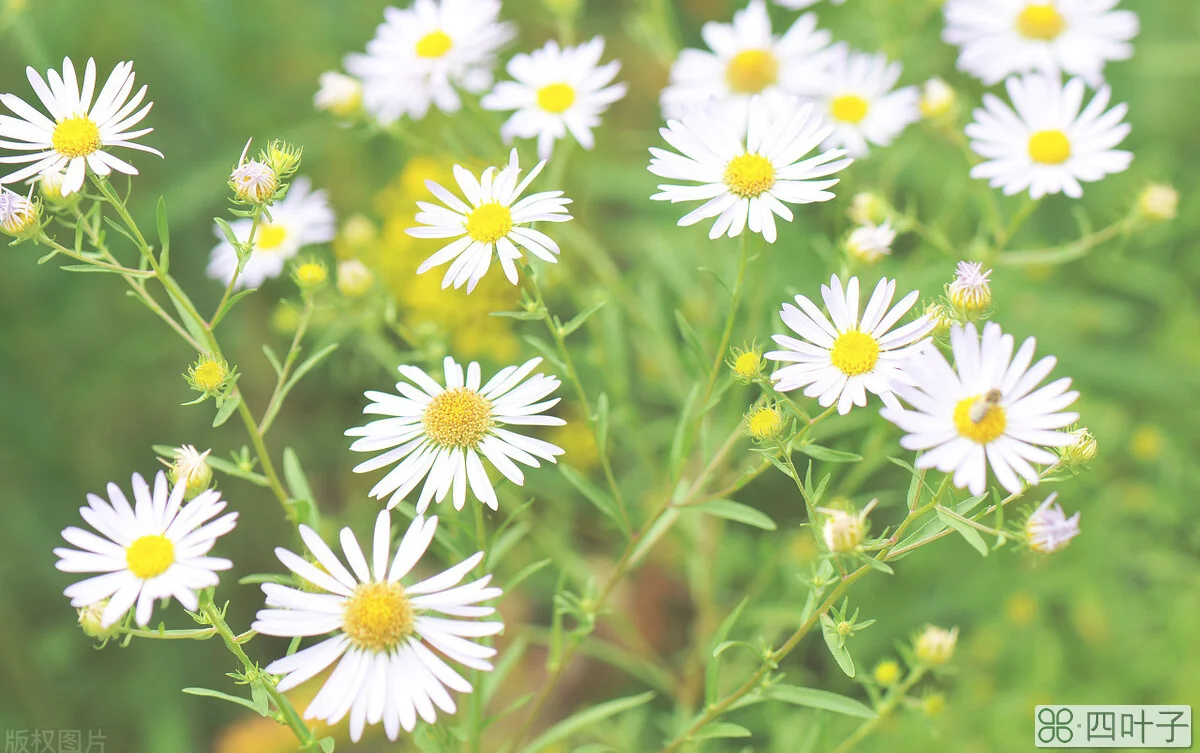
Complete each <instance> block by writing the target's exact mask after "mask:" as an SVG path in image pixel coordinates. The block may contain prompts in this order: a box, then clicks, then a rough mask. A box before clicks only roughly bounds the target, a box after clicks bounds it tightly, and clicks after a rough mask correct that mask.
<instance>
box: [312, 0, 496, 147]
mask: <svg viewBox="0 0 1200 753" xmlns="http://www.w3.org/2000/svg"><path fill="white" fill-rule="evenodd" d="M383 16H384V21H383V23H382V24H380V25H379V27H378V28H377V29H376V30H375V38H374V39H372V40H371V41H370V42H368V43H367V49H366V52H364V53H358V54H354V55H350V56H348V57H347V58H346V71H347V72H348V73H349V74H351V76H350V77H344V78H349V79H350V80H349V81H347V80H344V79H332V78H329V79H327V78H326V77H322V81H321V92H319V93H318V99H317V100H316V104H317V107H318V108H319V109H328V110H330V111H331V112H334V113H335V114H337V115H340V116H343V117H345V116H346V115H347V114H353V113H354V112H356V111H357V109H358V107H359V106H360V105H361V106H362V107H363V108H364V109H365V110H366V111H367V113H368V114H369V115H371V116H372V117H373V118H374V119H375V120H377V121H378V122H379V123H381V124H383V125H388V124H391V123H394V122H395V121H397V120H399V119H400V118H403V117H406V116H407V117H410V118H413V119H415V120H419V119H421V118H423V117H425V115H426V114H427V113H428V112H429V108H430V106H434V107H437V108H438V109H439V110H441V111H442V112H448V113H453V112H458V110H459V109H460V108H461V107H462V97H461V95H460V90H463V91H466V92H469V93H471V94H481V93H483V92H485V91H487V89H488V88H489V87H490V86H491V85H492V69H493V68H494V67H495V65H496V53H497V52H498V51H499V49H500V48H501V47H503V46H504V45H505V44H507V43H508V42H509V41H510V40H511V39H512V38H513V37H514V36H515V35H516V29H515V28H514V27H513V25H512V24H510V23H505V22H501V21H500V0H415V2H414V3H413V4H412V7H410V8H406V9H404V10H399V9H397V8H385V9H384V11H383ZM326 75H327V76H328V75H330V74H326ZM351 77H352V78H351Z"/></svg>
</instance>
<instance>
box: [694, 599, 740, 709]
mask: <svg viewBox="0 0 1200 753" xmlns="http://www.w3.org/2000/svg"><path fill="white" fill-rule="evenodd" d="M749 602H750V597H746V598H744V599H742V601H741V603H740V604H738V605H737V606H736V607H734V608H733V611H732V612H730V613H729V614H728V615H726V616H725V619H724V620H721V624H720V626H718V627H717V632H715V633H713V638H712V642H711V643H710V644H709V645H711V646H712V650H711V651H710V652H709V659H708V661H707V662H706V664H707V666H706V667H705V671H704V699H705V703H708V704H711V703H713V702H714V701H716V699H717V690H718V687H717V683H718V680H719V679H720V672H721V663H720V661H719V660H718V659H719V657H720V656H721V653H722V652H723V651H724V650H725V648H728V644H730V643H731V642H730V641H727V640H726V638H728V637H729V631H730V630H732V629H733V625H734V623H736V622H737V620H738V617H740V616H741V614H742V610H743V609H745V608H746V604H748V603H749Z"/></svg>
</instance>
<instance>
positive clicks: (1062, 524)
mask: <svg viewBox="0 0 1200 753" xmlns="http://www.w3.org/2000/svg"><path fill="white" fill-rule="evenodd" d="M1057 498H1058V492H1054V493H1053V494H1051V495H1050V496H1049V497H1046V501H1045V502H1042V504H1041V505H1040V506H1039V507H1038V509H1036V510H1034V511H1033V513H1032V514H1031V515H1030V516H1029V519H1028V520H1027V521H1025V535H1027V536H1028V537H1029V546H1030V548H1031V549H1033V550H1034V551H1038V552H1043V553H1046V554H1050V553H1052V552H1057V551H1058V550H1059V549H1062V548H1063V547H1065V546H1066V545H1067V544H1069V543H1071V539H1073V538H1075V537H1076V536H1078V535H1079V517H1080V513H1079V512H1076V513H1075V514H1074V515H1072V516H1071V517H1069V518H1068V517H1067V514H1066V513H1065V512H1063V509H1062V506H1061V505H1057V504H1055V503H1054V500H1055V499H1057Z"/></svg>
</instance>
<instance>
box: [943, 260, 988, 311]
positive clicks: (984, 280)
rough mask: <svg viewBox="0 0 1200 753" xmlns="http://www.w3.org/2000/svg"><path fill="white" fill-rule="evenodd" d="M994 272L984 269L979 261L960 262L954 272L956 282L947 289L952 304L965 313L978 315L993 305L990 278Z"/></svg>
mask: <svg viewBox="0 0 1200 753" xmlns="http://www.w3.org/2000/svg"><path fill="white" fill-rule="evenodd" d="M991 274H992V270H990V269H989V270H987V271H986V272H985V271H984V269H983V264H982V263H981V262H977V261H960V262H959V263H958V266H957V267H956V268H955V270H954V280H953V281H952V282H951V283H950V285H949V287H948V288H947V289H946V294H947V295H949V296H950V302H951V303H953V304H954V305H955V306H957V307H959V308H960V309H962V310H963V311H967V312H970V313H972V314H977V313H979V312H980V311H983V310H984V309H985V308H987V307H988V306H990V305H992V286H991V283H990V282H989V281H988V277H989V276H990V275H991Z"/></svg>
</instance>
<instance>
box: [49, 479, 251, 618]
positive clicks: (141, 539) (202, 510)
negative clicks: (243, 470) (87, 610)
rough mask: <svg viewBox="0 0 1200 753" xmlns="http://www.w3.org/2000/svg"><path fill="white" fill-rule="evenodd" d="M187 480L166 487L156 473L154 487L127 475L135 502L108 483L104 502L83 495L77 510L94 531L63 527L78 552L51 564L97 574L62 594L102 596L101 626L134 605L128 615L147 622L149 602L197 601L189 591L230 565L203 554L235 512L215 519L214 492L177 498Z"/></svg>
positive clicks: (85, 601) (77, 601) (218, 506)
mask: <svg viewBox="0 0 1200 753" xmlns="http://www.w3.org/2000/svg"><path fill="white" fill-rule="evenodd" d="M186 487H187V484H186V482H184V481H182V480H181V481H180V482H179V483H177V484H175V486H174V487H173V488H172V487H171V486H170V485H169V484H168V482H167V476H166V474H165V473H163V472H162V471H159V472H158V474H157V475H156V476H155V477H154V489H153V491H151V489H150V486H149V484H147V483H146V480H145V479H144V478H142V477H141V475H139V474H137V473H135V474H133V497H134V505H133V506H132V507H131V506H130V505H129V501H128V500H127V499H126V498H125V493H124V492H122V491H121V488H120V487H118V486H117V485H116V484H113V483H110V484H109V485H108V501H105V500H103V499H101V498H100V497H98V496H96V495H95V494H89V495H87V499H88V506H87V507H81V508H79V514H80V515H82V516H83V519H84V520H85V521H87V523H88V525H90V526H91V527H92V528H93V529H95V530H96V532H97V533H99V534H100V535H99V536H97V535H96V534H94V533H91V532H89V531H85V530H83V529H82V528H76V527H74V526H71V527H70V528H66V529H64V530H63V532H62V536H63V538H64V539H66V540H67V542H68V543H70V544H74V545H75V546H77V547H79V549H67V548H65V547H60V548H58V549H55V550H54V553H55V554H56V555H58V557H59V560H58V564H57V567H58V569H59V570H62V571H63V572H65V573H101V574H100V575H97V576H95V577H93V578H88V579H87V580H82V581H79V582H78V583H75V584H73V585H71V586H68V587H67V590H66V591H64V592H63V593H65V594H66V595H67V596H69V597H70V598H71V606H73V607H85V606H89V605H91V604H97V603H99V602H102V601H104V600H105V599H107V600H108V603H107V605H106V606H105V608H104V612H103V613H102V615H101V617H100V627H103V628H107V627H109V626H111V625H114V624H116V623H117V622H118V621H119V620H120V619H121V618H122V617H124V616H125V614H126V613H127V612H128V611H129V609H130V607H133V606H134V605H135V604H136V605H137V611H136V614H135V620H136V622H137V624H139V625H143V626H144V625H146V624H148V623H149V622H150V615H151V614H152V613H153V610H154V602H155V601H158V600H159V599H165V598H168V597H172V596H173V597H175V599H177V600H178V601H179V603H180V604H182V605H183V606H184V608H186V609H190V610H193V611H195V610H196V608H197V607H198V606H199V601H198V599H197V597H196V591H198V590H200V589H204V588H208V587H210V586H215V585H217V581H218V578H217V571H218V570H228V569H229V568H230V567H232V566H233V564H232V563H231V562H230V561H229V560H227V559H221V558H219V557H209V556H208V552H209V551H210V550H211V549H212V548H213V545H214V544H216V543H217V539H219V538H220V537H222V536H224V535H225V534H227V533H229V532H230V531H232V530H233V528H234V526H235V525H236V523H237V517H238V514H237V513H236V512H231V513H228V514H226V515H222V516H221V517H220V518H217V519H216V520H213V518H216V516H217V514H218V513H220V512H221V511H222V510H224V509H225V502H223V501H222V500H221V495H220V493H219V492H217V491H206V492H202V493H201V494H199V495H198V496H197V497H196V498H195V499H193V500H192V501H191V502H188V503H187V504H186V505H185V504H184V503H183V497H184V492H185V490H186Z"/></svg>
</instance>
